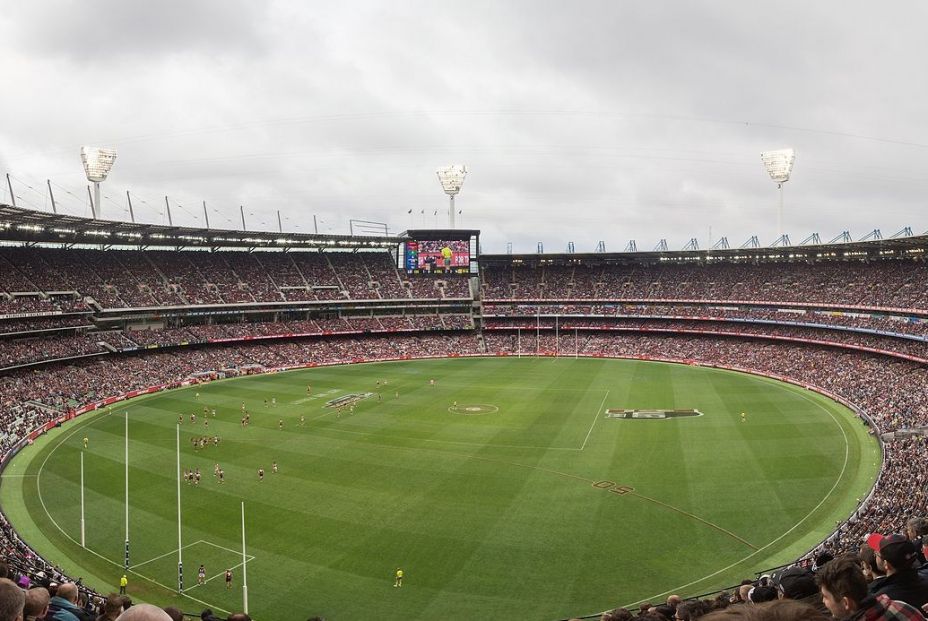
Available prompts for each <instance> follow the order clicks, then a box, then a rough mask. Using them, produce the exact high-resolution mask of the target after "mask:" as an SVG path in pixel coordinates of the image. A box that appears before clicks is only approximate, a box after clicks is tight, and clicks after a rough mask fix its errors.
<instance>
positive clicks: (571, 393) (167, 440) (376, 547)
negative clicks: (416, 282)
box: [0, 358, 879, 621]
mask: <svg viewBox="0 0 928 621" xmlns="http://www.w3.org/2000/svg"><path fill="white" fill-rule="evenodd" d="M431 378H434V379H435V380H436V384H435V385H434V386H431V385H430V384H429V379H431ZM377 380H386V381H387V385H386V387H382V388H381V390H380V392H381V395H382V401H380V400H378V399H377V398H376V397H374V398H369V399H366V400H364V401H362V402H360V403H359V404H358V405H357V406H356V408H355V411H354V412H353V413H350V412H348V411H347V410H346V411H345V412H344V413H343V414H342V415H341V416H340V417H338V416H337V414H336V412H335V411H334V410H332V409H331V408H326V407H325V401H326V400H327V399H333V398H335V397H338V396H341V395H344V394H347V393H353V392H376V381H377ZM307 384H311V385H312V398H311V399H307V395H306V387H307ZM197 391H199V393H200V400H199V402H197V401H196V400H195V393H196V392H197ZM272 397H276V399H277V402H278V405H277V406H276V408H272V407H265V406H264V405H263V401H264V399H268V400H270V399H271V398H272ZM242 401H245V403H246V405H247V407H248V409H249V410H250V412H251V413H252V425H251V426H250V427H249V428H247V429H242V427H241V425H240V424H239V422H240V417H241V416H240V406H241V403H242ZM454 402H457V404H458V409H459V410H463V411H464V412H465V413H466V412H468V411H469V410H467V408H468V407H471V406H478V405H482V406H486V407H484V408H482V409H481V410H476V411H474V412H473V415H464V414H462V413H453V412H451V411H449V410H450V409H453V404H454ZM204 405H207V406H209V407H215V408H216V409H217V411H218V416H217V417H216V418H215V419H213V418H211V419H210V424H209V433H218V434H220V435H221V437H222V443H221V445H220V446H219V447H209V448H207V449H205V450H203V451H201V452H198V453H196V452H194V450H193V449H192V447H191V445H190V440H189V439H190V437H191V436H192V435H194V434H196V435H199V434H201V433H204V430H203V425H202V423H201V422H199V421H201V420H202V407H203V406H204ZM493 408H498V411H495V412H493V411H492V410H493ZM607 408H668V409H670V408H696V409H698V410H700V411H701V412H703V414H704V415H703V416H699V417H692V418H674V419H667V420H615V419H608V418H605V416H604V411H605V409H607ZM124 411H128V416H129V434H130V443H129V448H130V472H129V479H130V504H131V508H130V540H131V552H132V562H133V571H132V573H130V593H133V594H135V596H136V597H138V598H140V599H147V600H150V601H155V602H157V603H160V604H162V605H166V604H167V603H168V602H173V603H175V604H177V605H180V606H181V607H182V608H183V609H185V610H187V611H191V612H193V611H199V610H201V609H202V608H203V607H204V605H205V604H207V603H208V604H209V605H210V606H212V607H213V608H214V609H220V610H225V611H233V610H240V609H241V607H242V590H241V585H242V568H241V566H240V565H241V529H240V524H241V522H240V506H241V505H240V503H241V501H244V502H245V512H246V524H247V525H246V536H247V543H248V554H249V555H252V556H253V557H254V558H253V560H250V562H249V563H248V565H247V571H248V583H249V584H248V586H249V589H248V591H249V603H250V611H251V613H252V615H253V616H254V617H255V618H257V619H262V620H265V621H273V620H285V619H299V618H306V617H309V616H310V615H311V614H320V615H325V616H326V618H328V619H330V620H335V621H338V620H344V619H361V618H371V617H375V618H378V619H438V618H441V619H476V618H512V619H515V618H518V619H539V620H551V619H556V618H561V617H566V616H571V615H578V614H586V613H592V612H595V611H598V610H602V609H605V608H609V607H614V606H617V605H626V604H630V603H633V602H636V601H639V600H642V599H659V598H663V597H664V596H666V593H668V592H678V593H680V594H681V595H687V594H696V593H700V592H703V591H708V590H711V589H712V588H715V587H721V586H725V585H727V584H730V583H732V582H733V581H736V580H737V579H740V578H742V577H745V576H750V575H751V574H752V572H753V571H755V570H758V569H762V568H765V567H770V566H773V565H776V564H779V563H781V562H786V561H789V560H791V559H793V558H795V557H796V556H797V555H798V554H800V553H802V552H803V551H805V550H806V549H808V548H809V547H811V546H813V545H815V544H816V543H817V542H818V541H819V540H820V539H821V538H822V537H824V536H825V535H826V534H827V533H828V532H829V531H830V530H831V529H832V528H833V527H834V524H835V522H836V520H840V519H844V518H845V517H846V516H847V515H849V514H850V513H851V512H852V511H853V509H854V506H855V498H857V497H859V496H861V495H862V494H864V493H866V490H867V489H869V487H870V486H871V485H872V483H873V480H874V477H875V474H876V471H877V468H878V462H879V449H878V446H877V444H876V442H875V441H874V440H873V439H872V438H870V437H868V435H867V433H866V430H865V428H864V427H863V426H862V425H861V424H860V422H859V421H857V420H856V419H855V418H854V417H853V415H852V414H851V413H850V412H849V411H848V410H846V409H845V408H843V407H841V406H839V405H837V404H835V403H834V402H831V401H829V400H827V399H824V398H822V397H820V396H817V395H815V394H814V393H811V392H808V391H805V390H802V389H799V388H796V387H792V386H788V385H785V384H782V383H778V382H774V381H772V380H767V379H763V378H756V377H752V376H748V375H743V374H738V373H732V372H727V371H719V370H712V369H702V368H696V367H688V366H683V365H670V364H659V363H648V362H638V361H620V360H602V359H579V360H573V359H552V358H522V359H515V358H488V359H445V360H432V361H414V362H396V363H387V364H367V365H352V366H341V367H328V368H317V369H311V370H306V371H298V372H290V373H282V374H276V375H266V376H257V377H250V378H243V379H237V380H231V381H224V382H215V383H213V384H209V385H204V386H200V387H197V388H192V389H185V390H178V391H173V392H168V393H162V394H158V395H153V396H149V397H145V398H142V399H139V400H136V401H133V402H130V403H128V404H124V405H120V406H118V407H116V408H114V409H113V410H112V411H111V412H110V411H106V412H102V413H100V414H97V415H95V416H92V417H88V416H85V417H82V418H81V419H79V420H78V421H76V422H74V423H71V424H69V425H66V426H65V427H64V428H63V429H60V430H56V431H55V432H53V433H51V434H48V436H46V437H45V438H43V439H42V440H40V441H39V442H37V443H36V446H34V447H32V448H29V449H26V450H25V451H23V452H22V453H21V454H20V456H18V457H17V458H16V459H15V461H14V462H13V463H12V465H11V466H10V468H8V469H7V471H6V473H7V474H6V476H5V478H4V481H3V483H4V484H3V486H2V488H0V500H2V502H3V508H4V510H5V511H6V512H7V514H8V515H9V516H10V518H11V520H12V521H13V522H14V524H15V525H16V526H17V528H18V529H19V530H20V532H21V533H22V534H23V536H24V538H25V539H26V540H27V541H29V542H30V543H32V544H33V545H34V546H35V547H36V548H37V549H38V550H39V551H40V552H41V553H43V554H45V555H47V556H48V557H49V558H52V559H55V560H58V561H60V562H61V564H62V566H63V567H64V568H65V569H67V570H68V571H70V572H72V573H75V574H77V575H83V576H84V577H85V581H86V582H88V583H89V584H91V585H92V586H95V587H96V588H98V589H101V590H104V591H106V590H109V589H111V588H112V586H110V585H114V584H115V583H116V580H117V578H118V576H119V575H120V573H121V571H120V567H121V561H122V557H123V538H124V522H123V511H124V505H123V489H124V488H123V486H124V482H123V471H124V462H123V441H124V440H123V428H124V427H123V426H124V418H123V412H124ZM742 411H744V412H747V420H746V422H743V423H742V422H741V421H740V416H739V413H740V412H742ZM191 412H197V418H198V423H197V424H196V425H192V424H191V423H190V422H189V419H187V416H186V415H189V413H191ZM179 413H182V414H184V415H185V421H184V423H183V425H182V426H181V436H182V438H181V453H182V465H183V466H186V467H194V466H199V467H200V469H201V471H202V472H203V482H202V483H201V485H200V486H199V487H193V486H188V485H186V484H185V485H183V487H182V490H181V494H182V505H183V542H184V546H185V547H184V565H185V572H186V585H187V586H188V587H190V586H191V585H193V584H194V582H195V574H196V567H197V566H198V565H199V564H200V563H205V564H206V566H207V570H208V576H209V577H210V578H211V579H210V581H209V582H207V584H206V585H204V586H194V587H193V588H189V589H188V591H187V595H188V596H189V598H188V597H186V596H184V597H181V596H177V595H175V594H172V593H171V592H170V590H169V587H172V586H174V585H175V584H176V567H177V565H176V564H177V522H176V520H177V507H176V476H175V474H176V468H175V460H176V456H175V448H174V447H175V429H176V423H177V417H178V414H179ZM301 413H302V414H304V415H305V416H306V425H305V427H300V426H299V424H298V419H299V416H300V414H301ZM279 419H283V420H284V429H283V430H280V429H278V420H279ZM85 435H86V436H87V437H88V438H89V441H90V446H89V448H88V449H87V450H86V451H85V457H84V459H85V480H86V492H85V493H86V515H87V529H86V530H87V548H88V549H89V550H90V551H92V553H91V552H88V551H84V550H82V549H81V548H80V547H79V546H78V545H76V543H75V542H74V541H73V540H72V539H78V538H79V524H80V512H79V499H80V489H79V483H80V479H79V459H80V457H79V455H80V451H81V448H82V442H81V439H82V438H83V437H84V436H85ZM272 460H276V461H277V462H278V463H279V464H280V468H281V471H280V473H278V474H272V473H271V472H270V467H271V462H272ZM215 462H219V463H220V464H221V465H222V466H223V468H224V469H225V473H226V483H225V484H223V485H219V484H218V482H217V481H216V480H215V478H214V477H213V474H212V472H213V464H214V463H215ZM259 467H264V468H265V469H266V470H267V475H266V478H265V480H264V481H263V482H259V481H258V479H257V475H256V472H257V469H258V468H259ZM22 475H27V476H22ZM610 482H611V483H612V484H614V486H612V485H610ZM594 484H597V485H599V487H597V486H594ZM618 486H627V487H630V488H633V489H634V491H633V492H630V493H624V494H620V493H616V491H621V490H618ZM610 487H611V488H612V489H613V490H615V491H610V489H609V488H610ZM53 521H54V522H53ZM230 566H238V567H236V569H235V588H234V589H233V590H232V591H226V589H225V587H224V584H222V579H221V577H215V578H213V577H214V576H218V575H219V574H220V573H221V571H222V570H224V569H225V568H226V567H230ZM397 567H402V568H403V570H404V571H405V572H406V579H405V584H404V586H403V587H402V588H401V589H397V588H393V586H392V585H393V581H392V574H393V571H394V570H395V569H396V568H397ZM159 585H161V586H159ZM165 587H168V588H165ZM190 598H196V600H193V599H190Z"/></svg>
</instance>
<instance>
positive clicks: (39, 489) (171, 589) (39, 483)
mask: <svg viewBox="0 0 928 621" xmlns="http://www.w3.org/2000/svg"><path fill="white" fill-rule="evenodd" d="M111 414H113V410H112V409H111V410H109V411H108V412H107V413H106V414H104V415H103V416H99V417H97V418H94V419H93V420H91V421H90V422H88V423H87V424H86V425H79V426H76V427H75V429H74V430H73V431H72V432H71V433H69V434H68V435H66V436H63V437H62V438H61V439H60V440H59V441H58V444H56V445H55V446H54V447H53V448H52V450H51V451H49V452H48V455H47V456H46V457H45V459H44V460H43V461H42V465H41V466H39V472H38V473H37V474H36V489H37V492H38V496H39V502H40V503H41V505H42V510H43V511H45V515H46V516H47V517H48V519H49V520H50V521H51V523H52V524H54V525H55V528H57V529H58V530H59V531H61V534H62V535H64V536H65V537H66V538H67V539H69V540H70V541H71V542H73V543H74V545H76V546H78V547H80V545H81V544H80V542H79V541H77V540H76V539H75V538H74V537H72V536H71V535H69V534H68V533H66V532H65V530H64V529H63V528H61V526H60V525H59V524H58V522H56V521H55V518H53V517H52V514H51V513H49V512H48V507H46V506H45V499H44V498H43V497H42V477H41V474H42V470H43V469H44V468H45V464H46V463H48V460H49V459H50V458H51V456H52V455H53V454H54V453H55V451H57V450H58V447H60V446H61V445H62V444H64V442H65V440H68V439H69V438H70V437H71V436H73V435H74V434H75V433H77V432H78V431H80V430H81V429H83V428H84V427H89V426H90V425H93V424H94V423H96V422H97V421H99V420H101V419H102V418H104V417H105V416H109V415H111ZM82 549H83V550H85V551H87V552H90V553H91V554H93V555H94V556H96V557H97V558H99V559H100V560H102V561H104V562H106V563H109V564H110V565H115V566H116V567H120V568H122V567H123V564H122V563H117V562H116V561H113V560H110V559H108V558H106V557H105V556H103V555H102V554H100V553H98V552H94V551H93V550H91V549H90V548H82ZM175 551H176V550H175ZM128 573H130V574H133V575H136V576H138V577H139V578H141V579H142V580H146V581H148V582H150V583H152V584H156V585H158V586H159V587H161V588H162V589H165V590H166V591H169V592H171V593H176V592H177V590H176V589H175V588H174V587H169V586H167V585H166V584H161V583H160V582H158V581H157V580H155V579H154V578H149V577H148V576H145V575H143V574H140V573H139V572H137V571H135V570H134V569H132V568H131V567H130V568H129V569H128ZM181 595H183V596H184V597H187V598H188V599H190V600H191V601H194V602H196V603H198V604H203V605H204V606H206V607H208V608H214V609H215V610H218V611H220V612H224V613H226V614H227V615H229V614H232V613H231V612H229V611H228V610H225V609H224V608H220V607H219V606H216V605H215V604H211V603H209V602H205V601H203V600H202V599H197V598H196V597H191V596H190V595H187V594H186V593H181Z"/></svg>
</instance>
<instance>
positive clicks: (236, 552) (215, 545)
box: [197, 539, 255, 561]
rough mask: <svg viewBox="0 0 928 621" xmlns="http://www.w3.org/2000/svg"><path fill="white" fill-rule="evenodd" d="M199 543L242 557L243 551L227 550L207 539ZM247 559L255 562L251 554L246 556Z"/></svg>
mask: <svg viewBox="0 0 928 621" xmlns="http://www.w3.org/2000/svg"><path fill="white" fill-rule="evenodd" d="M197 543H205V544H206V545H208V546H213V547H214V548H219V549H220V550H225V551H226V552H231V553H232V554H235V555H239V556H240V555H241V550H233V549H232V548H227V547H225V546H221V545H219V544H218V543H213V542H212V541H207V540H205V539H200V540H199V541H197ZM245 558H247V559H248V560H249V561H253V560H255V557H254V556H252V555H251V554H246V555H245Z"/></svg>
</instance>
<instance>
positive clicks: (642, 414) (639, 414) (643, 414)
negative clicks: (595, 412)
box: [606, 408, 703, 420]
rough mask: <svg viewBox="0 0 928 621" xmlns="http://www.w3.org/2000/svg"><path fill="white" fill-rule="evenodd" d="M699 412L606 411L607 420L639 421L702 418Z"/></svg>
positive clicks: (657, 410) (653, 410)
mask: <svg viewBox="0 0 928 621" xmlns="http://www.w3.org/2000/svg"><path fill="white" fill-rule="evenodd" d="M702 415H703V414H702V412H700V411H699V410H659V409H648V410H623V409H619V408H609V409H608V410H606V418H617V419H620V420H621V419H626V420H628V419H638V420H664V419H667V418H682V417H687V416H702Z"/></svg>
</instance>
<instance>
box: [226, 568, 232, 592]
mask: <svg viewBox="0 0 928 621" xmlns="http://www.w3.org/2000/svg"><path fill="white" fill-rule="evenodd" d="M226 590H227V591H231V590H232V570H231V569H227V570H226Z"/></svg>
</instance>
